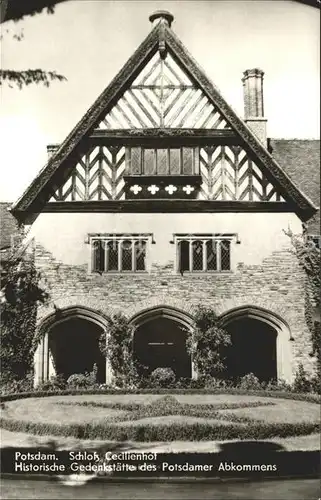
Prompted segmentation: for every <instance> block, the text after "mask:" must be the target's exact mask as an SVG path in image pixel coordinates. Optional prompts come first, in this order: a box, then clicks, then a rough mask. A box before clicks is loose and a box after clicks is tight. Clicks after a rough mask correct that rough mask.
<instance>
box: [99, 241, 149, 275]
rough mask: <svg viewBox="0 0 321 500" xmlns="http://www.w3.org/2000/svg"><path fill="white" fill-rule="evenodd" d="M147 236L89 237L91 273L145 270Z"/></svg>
mask: <svg viewBox="0 0 321 500" xmlns="http://www.w3.org/2000/svg"><path fill="white" fill-rule="evenodd" d="M148 241H149V237H148V236H139V235H138V236H130V235H128V236H127V235H125V234H124V235H117V236H112V235H109V236H107V237H104V236H97V237H94V236H92V237H90V243H91V255H92V265H91V269H92V271H93V272H100V273H108V272H110V273H115V272H116V273H121V272H124V273H126V272H144V271H146V270H147V266H146V257H147V244H148Z"/></svg>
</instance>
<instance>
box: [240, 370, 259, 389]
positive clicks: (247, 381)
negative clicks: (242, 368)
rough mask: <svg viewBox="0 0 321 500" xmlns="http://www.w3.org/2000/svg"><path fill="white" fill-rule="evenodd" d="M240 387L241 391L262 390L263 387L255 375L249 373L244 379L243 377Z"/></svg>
mask: <svg viewBox="0 0 321 500" xmlns="http://www.w3.org/2000/svg"><path fill="white" fill-rule="evenodd" d="M238 387H239V388H240V389H252V390H256V389H261V388H262V385H261V382H260V381H259V379H258V378H257V377H256V376H255V375H254V373H247V374H246V375H244V377H241V379H240V381H239V384H238Z"/></svg>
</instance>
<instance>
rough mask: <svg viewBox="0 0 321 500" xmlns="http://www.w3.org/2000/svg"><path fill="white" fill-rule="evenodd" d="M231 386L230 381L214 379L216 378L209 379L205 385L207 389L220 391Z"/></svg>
mask: <svg viewBox="0 0 321 500" xmlns="http://www.w3.org/2000/svg"><path fill="white" fill-rule="evenodd" d="M229 386H230V382H229V381H228V380H224V379H219V378H214V377H207V378H206V379H205V383H204V387H205V389H219V388H222V389H224V388H225V387H229Z"/></svg>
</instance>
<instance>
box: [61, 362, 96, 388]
mask: <svg viewBox="0 0 321 500" xmlns="http://www.w3.org/2000/svg"><path fill="white" fill-rule="evenodd" d="M67 386H68V387H72V388H75V389H78V388H79V389H81V388H90V387H92V388H93V387H95V386H97V365H96V364H94V367H93V370H92V371H91V372H90V373H74V374H73V375H70V377H69V378H68V380H67Z"/></svg>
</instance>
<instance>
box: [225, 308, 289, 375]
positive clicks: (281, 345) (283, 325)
mask: <svg viewBox="0 0 321 500" xmlns="http://www.w3.org/2000/svg"><path fill="white" fill-rule="evenodd" d="M244 318H249V319H254V320H257V321H259V322H262V323H265V324H267V325H269V326H270V327H272V328H273V329H274V330H275V331H276V368H277V378H278V379H283V380H286V381H287V382H289V383H291V382H292V377H293V373H292V348H291V340H293V338H292V335H291V330H290V327H289V325H288V323H287V321H286V320H284V319H283V318H282V317H281V316H280V315H278V314H276V313H275V312H272V311H270V310H269V309H266V308H264V307H258V306H253V305H242V306H240V307H234V308H232V309H230V310H228V311H225V312H224V313H222V314H220V319H221V320H222V323H223V325H224V326H227V325H229V324H231V323H232V322H234V321H238V320H242V319H244ZM240 335H241V334H240Z"/></svg>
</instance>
